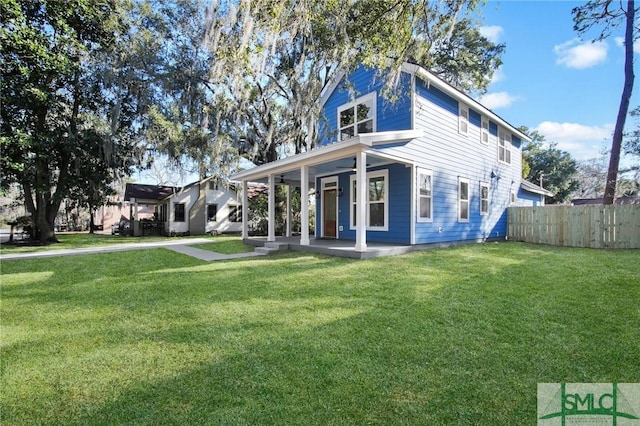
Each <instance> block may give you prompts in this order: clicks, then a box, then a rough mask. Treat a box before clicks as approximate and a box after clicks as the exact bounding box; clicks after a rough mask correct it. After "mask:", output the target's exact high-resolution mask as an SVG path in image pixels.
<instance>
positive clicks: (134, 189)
mask: <svg viewBox="0 0 640 426" xmlns="http://www.w3.org/2000/svg"><path fill="white" fill-rule="evenodd" d="M179 190H180V188H177V187H175V186H162V185H145V184H140V183H127V186H126V188H125V190H124V200H125V201H131V199H132V198H134V199H136V200H137V199H144V200H161V199H163V198H166V197H168V196H170V195H173V194H174V193H176V192H178V191H179Z"/></svg>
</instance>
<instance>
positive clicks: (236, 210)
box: [229, 205, 242, 222]
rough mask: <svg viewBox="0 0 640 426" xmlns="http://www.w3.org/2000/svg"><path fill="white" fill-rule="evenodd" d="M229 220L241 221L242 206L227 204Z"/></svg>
mask: <svg viewBox="0 0 640 426" xmlns="http://www.w3.org/2000/svg"><path fill="white" fill-rule="evenodd" d="M229 222H242V206H241V205H235V206H229Z"/></svg>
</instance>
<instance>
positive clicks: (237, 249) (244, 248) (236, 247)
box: [194, 235, 255, 254]
mask: <svg viewBox="0 0 640 426" xmlns="http://www.w3.org/2000/svg"><path fill="white" fill-rule="evenodd" d="M212 240H213V241H212V242H210V243H204V244H197V245H194V247H197V248H199V249H202V250H210V251H215V252H216V253H222V254H236V253H247V252H251V251H254V250H255V247H254V246H251V245H248V244H244V243H243V242H242V240H241V239H240V238H238V237H237V236H228V235H218V236H215V237H213V238H212Z"/></svg>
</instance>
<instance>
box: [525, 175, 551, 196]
mask: <svg viewBox="0 0 640 426" xmlns="http://www.w3.org/2000/svg"><path fill="white" fill-rule="evenodd" d="M520 188H522V189H523V190H525V191H527V192H533V193H534V194H540V195H544V196H547V197H553V195H554V194H553V192H551V191H549V190H548V189H544V188H543V187H541V186H538V185H536V184H535V183H532V182H529V181H528V180H524V179H523V180H522V181H520Z"/></svg>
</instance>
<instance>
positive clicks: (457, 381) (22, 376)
mask: <svg viewBox="0 0 640 426" xmlns="http://www.w3.org/2000/svg"><path fill="white" fill-rule="evenodd" d="M1 278H2V284H1V286H2V287H1V290H2V305H1V308H0V309H1V314H2V340H1V342H2V347H1V351H2V352H1V359H2V369H1V380H2V383H1V386H2V389H3V390H2V392H1V393H0V413H2V423H3V424H65V425H92V424H94V425H99V424H149V425H151V424H154V425H155V424H211V423H213V424H247V425H249V424H287V425H297V424H300V425H307V424H322V425H326V424H335V425H338V424H339V425H343V424H344V425H349V424H407V425H413V424H429V425H438V424H483V425H492V424H496V425H504V424H514V425H515V424H534V423H535V422H536V386H537V383H541V382H612V381H617V382H637V381H638V377H640V358H638V351H639V349H640V348H639V346H638V342H640V328H639V327H638V324H640V309H639V308H638V306H640V304H639V301H640V285H639V284H638V283H640V265H639V262H638V251H637V250H636V251H632V250H627V251H625V250H620V251H605V250H590V249H565V248H554V247H546V246H533V245H526V244H519V243H503V244H484V245H470V246H460V247H455V248H451V249H440V250H431V251H425V252H414V253H411V254H408V255H404V256H397V257H389V258H382V259H375V260H366V261H353V260H347V259H339V258H331V257H323V256H316V255H309V254H301V253H283V254H277V255H272V256H269V257H261V258H250V259H241V260H235V261H225V262H213V263H205V262H201V261H198V260H196V259H193V258H190V257H187V256H182V255H177V254H176V253H174V252H170V251H168V250H164V249H155V250H145V251H136V252H122V253H120V252H119V253H109V254H101V255H83V256H74V257H59V258H42V259H31V260H20V261H5V262H2V276H1Z"/></svg>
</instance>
